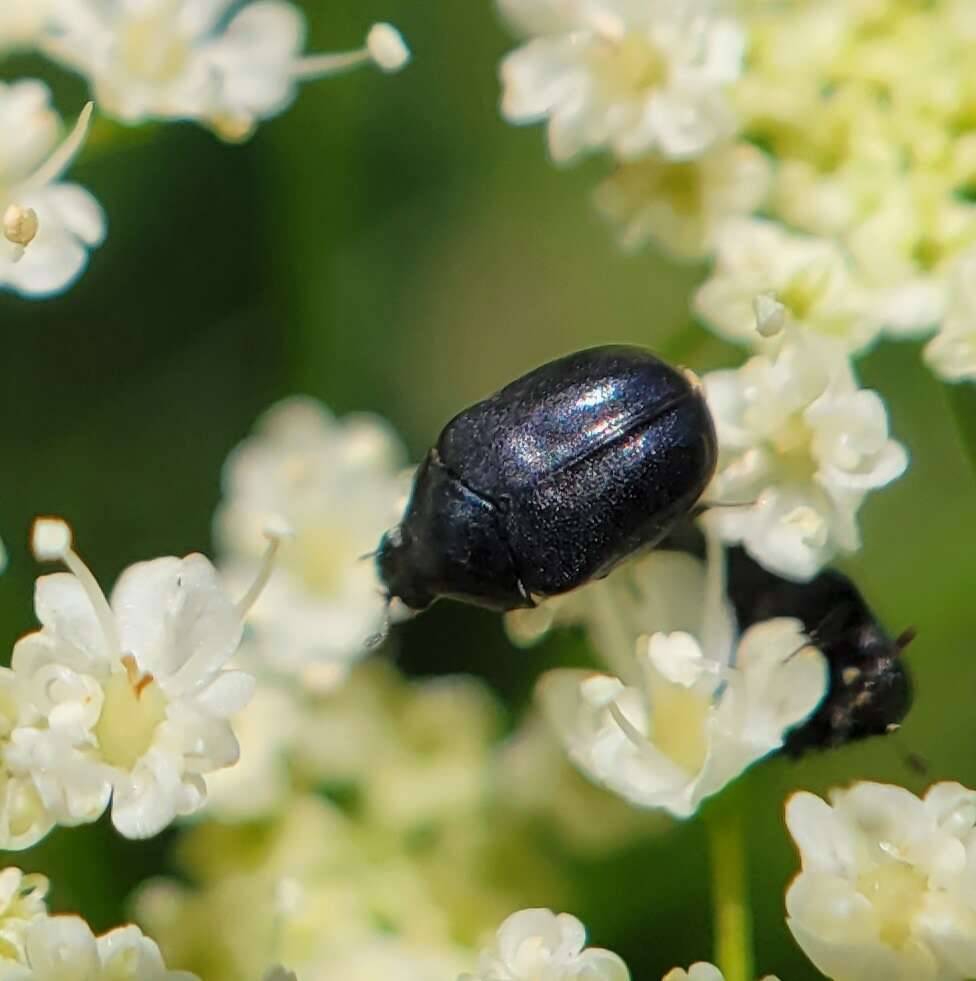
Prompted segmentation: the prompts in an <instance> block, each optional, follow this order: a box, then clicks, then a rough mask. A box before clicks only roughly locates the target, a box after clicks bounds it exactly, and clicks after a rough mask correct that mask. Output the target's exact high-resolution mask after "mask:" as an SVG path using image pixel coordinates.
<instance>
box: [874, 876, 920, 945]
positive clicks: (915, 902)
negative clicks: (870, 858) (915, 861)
mask: <svg viewBox="0 0 976 981" xmlns="http://www.w3.org/2000/svg"><path fill="white" fill-rule="evenodd" d="M857 888H858V890H859V891H860V892H861V894H862V895H864V896H866V897H867V898H868V899H869V900H870V901H871V903H872V905H873V906H874V908H875V910H876V911H877V913H878V919H879V920H880V922H881V939H882V940H883V941H884V942H885V943H886V944H889V945H890V946H892V947H895V948H900V947H903V946H904V945H905V944H906V943H907V942H908V941H909V940H910V939H911V934H912V921H913V920H914V918H915V916H916V915H917V913H918V912H919V911H920V910H921V907H922V900H923V899H924V897H925V893H926V890H927V888H928V883H927V882H926V879H925V877H924V876H923V875H922V874H921V873H920V872H918V870H917V869H916V868H915V867H914V866H912V865H909V864H908V863H907V862H897V861H890V862H882V863H881V864H879V865H876V866H874V867H873V868H872V869H871V870H870V871H869V872H866V873H865V874H863V875H861V876H860V877H859V878H858V880H857Z"/></svg>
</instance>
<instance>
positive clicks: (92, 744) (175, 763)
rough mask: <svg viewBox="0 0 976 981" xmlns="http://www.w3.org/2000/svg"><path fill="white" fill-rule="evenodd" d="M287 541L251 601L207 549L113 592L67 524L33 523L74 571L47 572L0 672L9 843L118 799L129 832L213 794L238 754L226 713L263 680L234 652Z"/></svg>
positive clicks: (20, 843) (39, 547)
mask: <svg viewBox="0 0 976 981" xmlns="http://www.w3.org/2000/svg"><path fill="white" fill-rule="evenodd" d="M277 546H278V541H277V538H276V537H274V536H272V538H271V542H270V544H269V547H268V550H267V553H266V558H265V565H264V568H263V569H262V571H261V574H260V575H259V577H258V581H257V582H256V583H255V588H254V589H253V590H252V592H251V593H249V594H248V595H246V596H245V597H244V599H243V600H242V601H241V603H234V602H233V601H232V600H231V599H230V598H229V597H228V595H227V593H226V591H225V589H224V586H223V584H222V583H221V581H220V579H219V577H218V574H217V572H216V570H215V569H214V567H213V566H212V565H211V564H210V562H209V561H208V560H207V559H206V558H204V557H203V556H202V555H188V556H186V557H185V558H182V559H179V558H175V557H166V558H161V559H155V560H153V561H152V562H142V563H139V564H137V565H134V566H132V567H131V568H129V569H127V570H126V571H125V572H124V573H123V574H122V576H120V578H119V581H118V582H117V584H116V586H115V589H114V590H113V593H112V600H111V602H109V600H108V599H107V598H106V597H105V595H104V594H103V593H102V591H101V589H100V588H99V586H98V584H97V582H96V581H95V578H94V576H93V575H92V573H91V572H90V570H89V569H88V567H87V566H86V565H85V564H84V563H83V562H82V560H81V559H80V558H79V557H78V555H77V554H76V553H75V551H74V550H73V547H72V537H71V531H70V529H69V528H68V526H67V525H66V524H65V523H64V522H62V521H59V520H56V519H40V520H38V521H37V523H36V524H35V527H34V535H33V547H34V551H35V554H36V555H37V557H38V558H39V559H42V560H46V561H61V562H64V563H65V565H67V567H68V568H69V570H70V572H69V573H56V574H54V575H48V576H43V577H41V578H40V579H38V581H37V587H36V593H35V610H36V613H37V618H38V620H39V621H40V622H41V629H40V630H38V631H36V632H34V633H31V634H28V635H27V636H26V637H24V638H22V639H21V640H20V641H18V643H17V645H16V646H15V648H14V652H13V658H12V661H11V667H10V668H3V669H2V675H0V683H2V687H3V692H4V699H3V726H2V730H0V732H2V740H3V742H2V758H3V770H4V775H3V780H4V786H3V790H4V796H3V801H2V803H3V808H2V820H0V827H2V829H3V832H4V835H3V847H5V848H25V847H28V846H29V845H31V844H33V843H34V842H36V841H37V840H39V839H40V838H41V837H43V835H44V834H46V833H47V831H49V830H50V828H51V827H52V825H53V824H55V823H58V824H66V825H76V824H81V823H86V822H90V821H94V820H96V819H97V818H98V817H99V816H100V815H101V813H102V812H103V811H104V810H105V809H106V807H108V806H109V803H111V808H112V822H113V823H114V825H115V827H116V828H117V829H118V830H119V831H120V832H121V833H122V834H124V835H126V836H127V837H130V838H144V837H149V836H151V835H154V834H157V833H158V832H159V831H161V830H162V829H163V828H164V827H166V826H167V825H168V824H170V823H171V822H172V821H173V819H174V818H175V817H177V816H178V815H181V814H190V813H192V812H194V811H196V810H198V809H199V808H200V807H201V806H202V805H203V803H204V801H205V799H206V790H207V788H206V782H205V780H204V777H205V775H206V774H207V773H210V772H211V771H213V770H216V769H218V768H220V767H224V766H230V765H232V764H234V763H235V762H236V761H237V757H238V746H237V741H236V739H235V738H234V733H233V730H232V728H231V725H230V718H231V716H232V715H234V713H236V712H238V711H239V710H240V709H241V708H243V706H244V705H245V704H246V703H247V701H248V699H249V698H250V696H251V692H252V690H253V685H254V679H253V678H252V677H251V676H250V675H249V674H247V673H245V672H243V671H238V670H230V669H228V668H227V663H228V661H230V659H231V658H232V657H233V656H234V654H235V652H236V651H237V648H238V645H239V644H240V640H241V634H242V630H243V618H244V616H245V614H246V613H247V610H248V608H249V606H250V603H251V602H252V601H253V599H254V598H256V594H257V593H258V592H259V591H260V587H261V585H262V583H263V580H265V579H266V578H267V576H268V574H269V573H270V567H271V562H272V560H273V557H274V553H275V551H276V550H277Z"/></svg>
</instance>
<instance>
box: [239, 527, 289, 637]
mask: <svg viewBox="0 0 976 981" xmlns="http://www.w3.org/2000/svg"><path fill="white" fill-rule="evenodd" d="M293 535H294V532H293V531H292V530H291V527H290V526H289V525H288V523H287V522H286V521H285V520H284V519H283V518H280V517H277V516H276V517H274V518H271V519H270V520H269V521H268V524H267V525H266V526H265V529H264V537H265V538H267V539H268V547H267V548H266V549H265V550H264V555H263V556H262V558H261V567H260V568H259V569H258V574H257V577H256V578H255V580H254V583H253V584H252V586H251V588H250V589H249V590H248V591H247V592H246V593H245V594H244V595H243V596H242V597H241V598H240V600H239V601H238V603H237V610H238V612H239V613H240V615H241V619H242V620H243V619H244V617H246V616H247V614H248V613H249V612H250V611H251V608H252V607H253V606H254V604H255V603H256V602H257V601H258V597H259V596H260V595H261V593H263V592H264V587H265V586H267V585H268V580H269V579H270V578H271V573H272V572H274V564H275V557H276V556H277V554H278V549H279V548H281V542H282V540H283V539H285V538H291V537H293Z"/></svg>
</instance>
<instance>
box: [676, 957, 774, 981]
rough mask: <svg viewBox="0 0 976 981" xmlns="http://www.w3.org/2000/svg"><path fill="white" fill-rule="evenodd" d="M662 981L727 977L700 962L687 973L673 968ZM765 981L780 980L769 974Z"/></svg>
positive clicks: (712, 980)
mask: <svg viewBox="0 0 976 981" xmlns="http://www.w3.org/2000/svg"><path fill="white" fill-rule="evenodd" d="M662 981H725V975H724V974H723V973H722V972H721V971H720V970H719V969H718V968H717V967H716V966H715V965H714V964H709V963H707V962H706V961H698V962H697V963H696V964H692V965H691V967H689V968H688V970H687V971H686V970H684V968H681V967H676V968H673V969H672V970H670V971H668V973H667V974H665V975H664V978H663V979H662ZM763 981H778V979H777V978H775V977H774V976H773V975H772V974H769V975H767V976H766V977H765V978H764V979H763Z"/></svg>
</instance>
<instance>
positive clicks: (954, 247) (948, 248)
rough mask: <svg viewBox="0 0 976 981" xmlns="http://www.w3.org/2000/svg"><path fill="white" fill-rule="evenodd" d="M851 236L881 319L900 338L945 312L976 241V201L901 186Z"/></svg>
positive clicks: (924, 330)
mask: <svg viewBox="0 0 976 981" xmlns="http://www.w3.org/2000/svg"><path fill="white" fill-rule="evenodd" d="M849 241H850V248H851V252H852V254H853V255H854V257H855V259H856V260H857V263H858V268H859V269H860V270H861V271H862V273H863V275H864V277H865V281H866V282H867V283H868V285H870V286H871V287H873V289H874V296H873V303H874V310H875V316H876V318H877V319H878V321H879V322H881V323H882V324H883V325H884V327H885V329H886V330H887V332H888V333H889V334H891V335H893V336H895V337H918V336H924V335H925V334H928V333H931V331H932V330H933V329H934V328H935V327H937V326H938V324H939V323H940V322H941V321H942V318H943V317H944V316H945V312H946V303H947V299H948V293H949V282H950V280H951V278H952V273H953V270H954V268H955V266H956V263H957V262H958V261H959V259H960V258H961V257H962V256H963V255H964V254H965V253H966V252H967V250H970V249H972V248H973V246H976V206H974V205H973V204H971V203H967V202H963V201H958V200H955V199H954V198H952V197H951V196H948V195H930V194H928V193H925V192H924V191H919V190H917V189H915V188H914V187H913V186H912V185H908V184H906V185H905V186H896V187H895V188H894V189H893V191H892V192H891V193H889V194H888V195H886V197H885V199H884V201H883V202H882V203H881V204H880V206H879V207H878V208H877V209H875V210H874V211H873V213H872V214H871V215H870V216H869V217H868V218H867V219H866V220H865V221H863V222H862V223H861V224H860V225H859V226H858V227H857V228H856V229H855V230H854V231H853V232H852V233H851V235H850V237H849Z"/></svg>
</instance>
